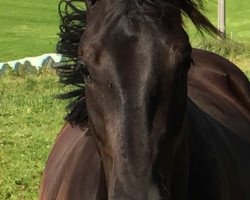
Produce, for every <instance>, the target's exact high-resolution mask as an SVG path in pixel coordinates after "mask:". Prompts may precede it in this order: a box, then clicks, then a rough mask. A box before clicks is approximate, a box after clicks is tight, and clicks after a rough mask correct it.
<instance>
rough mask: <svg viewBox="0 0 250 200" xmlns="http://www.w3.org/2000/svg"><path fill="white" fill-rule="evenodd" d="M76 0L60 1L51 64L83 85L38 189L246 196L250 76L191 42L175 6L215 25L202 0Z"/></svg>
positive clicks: (194, 199) (57, 193)
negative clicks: (55, 61)
mask: <svg viewBox="0 0 250 200" xmlns="http://www.w3.org/2000/svg"><path fill="white" fill-rule="evenodd" d="M79 2H80V3H83V2H82V1H81V0H79V1H77V0H75V1H74V0H67V1H62V3H64V4H66V7H65V8H66V9H65V10H63V11H62V12H61V13H62V14H61V19H62V24H61V34H60V37H61V41H59V43H58V47H57V48H58V52H60V53H63V54H64V55H66V56H67V57H69V58H71V59H70V60H69V61H67V62H66V63H64V64H63V65H62V66H59V67H58V73H59V75H60V77H61V82H62V83H64V84H66V85H67V84H71V85H75V86H76V87H78V88H77V89H76V90H73V91H70V92H69V93H67V94H64V95H61V98H63V99H67V98H74V101H73V102H72V103H70V104H69V106H68V108H69V110H70V112H69V114H68V115H67V116H66V120H67V123H66V124H65V126H64V127H63V129H62V130H61V132H60V134H59V136H58V138H57V140H56V142H55V145H54V147H53V149H52V151H51V154H50V155H49V158H48V161H47V164H46V168H45V170H44V173H43V178H42V182H41V187H40V197H39V198H40V199H42V200H50V199H53V200H54V199H58V200H59V199H60V200H63V199H65V200H66V199H74V200H78V199H87V200H92V199H93V200H104V199H110V200H121V199H124V200H142V199H145V200H159V199H166V200H169V199H172V200H184V199H190V200H198V199H199V200H200V199H203V200H206V199H207V200H208V199H209V200H211V199H213V200H236V199H237V200H238V199H241V200H247V199H249V198H250V192H249V190H248V187H249V184H250V170H249V169H250V134H249V130H250V123H249V122H250V84H249V81H248V79H247V78H246V76H245V75H244V74H243V73H242V72H241V71H240V70H239V69H238V68H237V67H236V66H235V65H234V64H233V63H231V62H229V61H228V60H226V59H224V58H222V57H220V56H218V55H216V54H214V53H211V52H207V51H203V50H199V49H192V47H191V45H190V43H189V38H188V35H187V34H186V32H185V30H184V29H183V21H182V13H184V14H186V15H187V16H188V17H189V18H190V19H191V21H192V22H193V23H194V25H196V27H197V28H198V29H199V30H202V29H205V30H207V31H210V32H213V33H215V34H219V32H218V31H217V29H216V28H215V27H214V26H213V25H212V24H211V23H210V22H209V21H208V20H207V18H206V17H205V16H204V15H203V14H202V13H201V12H200V10H199V9H200V8H201V7H202V1H198V0H197V1H191V0H177V1H170V0H169V1H167V0H165V1H164V0H155V1H151V0H123V1H120V0H116V1H113V0H99V1H98V0H92V1H91V0H86V1H85V3H86V7H87V11H85V10H82V9H80V8H79V6H75V5H74V3H76V4H77V3H79ZM61 5H62V4H61Z"/></svg>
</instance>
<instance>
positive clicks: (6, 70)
mask: <svg viewBox="0 0 250 200" xmlns="http://www.w3.org/2000/svg"><path fill="white" fill-rule="evenodd" d="M12 73H13V69H12V67H11V66H10V65H9V64H7V63H6V64H4V65H3V66H2V68H1V69H0V76H4V75H11V74H12Z"/></svg>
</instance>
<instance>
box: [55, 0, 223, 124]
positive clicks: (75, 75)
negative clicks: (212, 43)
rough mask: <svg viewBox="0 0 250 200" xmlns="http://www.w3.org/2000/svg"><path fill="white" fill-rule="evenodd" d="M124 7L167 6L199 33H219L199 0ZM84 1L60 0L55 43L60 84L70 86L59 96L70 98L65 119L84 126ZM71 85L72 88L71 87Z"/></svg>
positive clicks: (165, 0) (148, 0)
mask: <svg viewBox="0 0 250 200" xmlns="http://www.w3.org/2000/svg"><path fill="white" fill-rule="evenodd" d="M126 1H127V2H126V3H127V5H128V6H127V9H129V7H130V6H132V5H134V2H136V3H137V4H138V5H137V6H140V5H142V4H143V3H147V4H151V5H152V6H157V7H158V8H160V9H163V10H164V11H165V10H167V9H166V8H167V7H169V6H172V7H174V8H175V9H177V10H179V12H181V13H182V14H183V15H184V16H187V17H188V18H189V19H190V20H191V21H192V22H193V24H194V25H195V26H196V28H197V29H198V30H199V31H200V32H201V33H202V31H207V32H208V33H211V34H216V35H220V32H219V31H218V29H216V28H215V27H214V26H213V25H212V24H211V23H210V22H209V20H208V19H207V18H206V17H205V16H204V15H203V14H202V10H203V8H204V6H203V1H202V0H126ZM83 5H84V0H61V1H60V4H59V15H60V18H61V24H60V33H59V36H60V41H59V42H58V44H57V52H58V53H60V54H62V55H63V56H64V58H65V59H64V61H62V62H61V63H60V65H59V66H57V67H56V70H57V73H58V75H59V77H60V82H61V83H63V84H64V85H71V86H74V88H73V89H71V90H70V91H69V92H67V93H65V94H61V95H59V98H60V99H70V100H71V102H70V104H69V105H68V106H67V110H68V114H67V116H66V117H65V119H66V120H67V121H68V122H70V123H71V124H73V125H80V126H87V122H88V116H87V108H86V102H85V88H84V78H83V74H84V72H85V71H86V67H85V66H84V65H83V64H80V63H78V60H77V50H78V46H79V43H80V40H81V36H82V34H83V33H84V29H85V27H86V11H85V9H84V6H83ZM71 88H72V87H71Z"/></svg>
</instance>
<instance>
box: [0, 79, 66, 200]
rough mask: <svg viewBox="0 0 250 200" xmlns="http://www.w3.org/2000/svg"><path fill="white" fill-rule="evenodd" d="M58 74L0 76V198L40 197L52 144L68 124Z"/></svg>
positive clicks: (20, 199)
mask: <svg viewBox="0 0 250 200" xmlns="http://www.w3.org/2000/svg"><path fill="white" fill-rule="evenodd" d="M57 81H58V78H57V76H55V75H46V76H33V77H26V78H19V77H2V78H0V105H1V109H0V199H13V200H14V199H16V200H22V199H25V200H28V199H37V193H38V187H39V182H40V178H41V173H42V171H43V168H44V166H45V161H46V159H47V156H48V153H49V151H50V148H51V145H52V143H53V141H54V139H55V137H56V134H57V133H59V131H60V128H61V127H62V125H63V124H64V121H63V116H64V115H65V104H66V102H62V101H59V100H56V99H55V98H54V96H55V95H56V94H58V93H60V92H62V89H61V87H60V86H59V85H58V83H57Z"/></svg>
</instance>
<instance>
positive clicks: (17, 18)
mask: <svg viewBox="0 0 250 200" xmlns="http://www.w3.org/2000/svg"><path fill="white" fill-rule="evenodd" d="M58 2H59V0H33V1H27V0H15V1H6V0H0V5H1V6H0V62H3V61H8V60H14V59H19V58H23V57H26V56H37V55H41V54H43V53H50V52H54V51H55V44H56V41H57V39H58V37H57V32H58V24H59V18H58V11H57V6H58V5H57V4H58Z"/></svg>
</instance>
